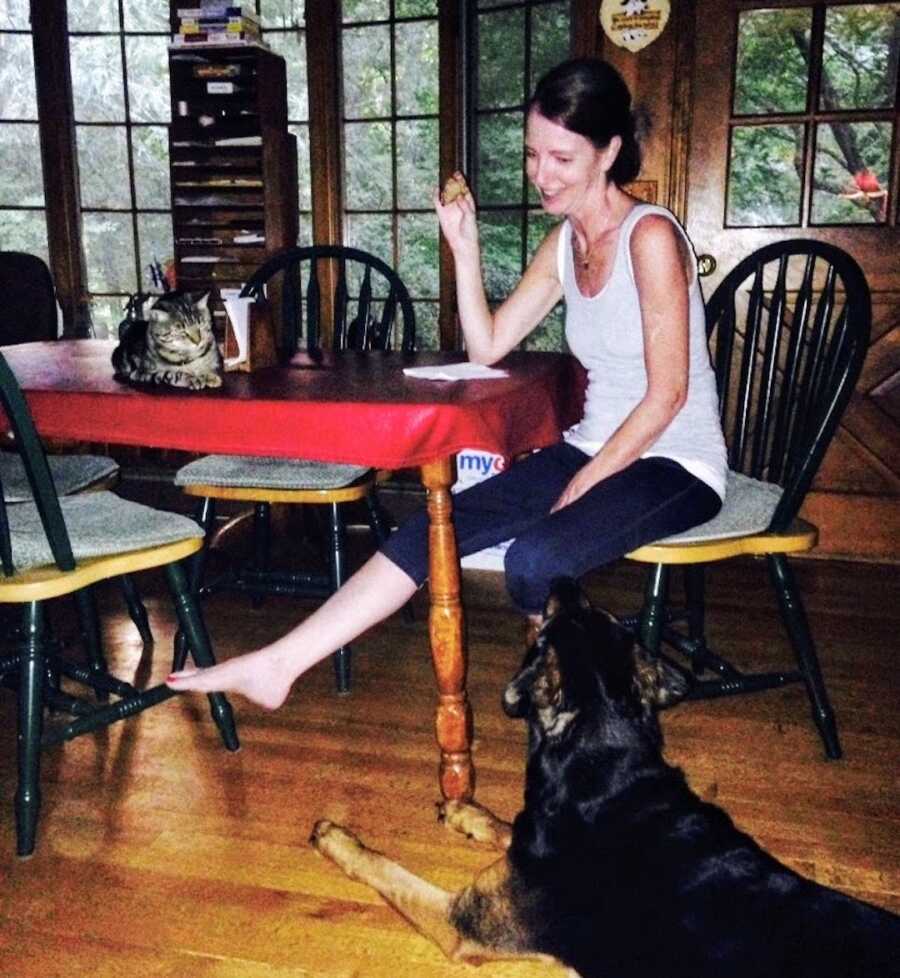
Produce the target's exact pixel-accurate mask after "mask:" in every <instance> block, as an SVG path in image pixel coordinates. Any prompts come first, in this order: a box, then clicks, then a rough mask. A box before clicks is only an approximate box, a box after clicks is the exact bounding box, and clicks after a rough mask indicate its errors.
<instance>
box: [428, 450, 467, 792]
mask: <svg viewBox="0 0 900 978" xmlns="http://www.w3.org/2000/svg"><path fill="white" fill-rule="evenodd" d="M452 481H453V460H452V459H450V458H444V459H440V460H439V461H435V462H429V463H427V464H426V465H423V466H422V482H423V483H424V485H425V488H426V490H427V491H428V516H429V520H430V525H429V531H428V548H429V575H430V576H429V590H430V595H431V607H430V610H429V619H428V628H429V634H430V637H431V657H432V660H433V662H434V673H435V678H436V679H437V687H438V707H437V719H436V721H435V728H436V733H437V742H438V746H439V747H440V751H441V760H440V771H439V778H440V785H441V793H442V794H443V796H444V797H445V798H451V799H460V800H468V799H469V798H471V797H472V793H473V791H474V787H475V771H474V768H473V767H472V751H471V744H472V711H471V708H470V707H469V700H468V697H467V696H466V649H465V644H464V640H463V610H462V602H461V601H460V586H459V578H460V573H459V555H458V553H457V549H456V536H455V534H454V531H453V503H452V497H451V495H450V485H451V483H452Z"/></svg>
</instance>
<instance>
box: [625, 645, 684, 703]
mask: <svg viewBox="0 0 900 978" xmlns="http://www.w3.org/2000/svg"><path fill="white" fill-rule="evenodd" d="M634 685H635V689H636V690H637V694H638V697H639V698H640V701H641V706H642V708H643V709H644V710H645V712H648V713H649V712H650V711H651V710H664V709H665V708H666V707H668V706H674V705H675V704H676V703H678V702H679V701H680V700H682V699H684V697H685V696H686V695H687V693H688V689H689V682H688V679H687V677H686V676H685V674H684V673H683V672H681V671H680V670H678V669H676V668H675V667H674V666H672V665H670V664H669V663H668V662H666V661H665V659H660V658H658V657H657V656H654V655H651V654H650V653H649V652H648V651H647V650H646V649H644V648H642V647H641V646H640V645H638V644H635V648H634Z"/></svg>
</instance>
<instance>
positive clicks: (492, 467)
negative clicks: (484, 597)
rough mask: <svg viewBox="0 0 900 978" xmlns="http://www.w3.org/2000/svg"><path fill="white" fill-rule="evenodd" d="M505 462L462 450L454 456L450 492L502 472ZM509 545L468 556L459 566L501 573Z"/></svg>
mask: <svg viewBox="0 0 900 978" xmlns="http://www.w3.org/2000/svg"><path fill="white" fill-rule="evenodd" d="M506 462H507V460H506V459H505V458H504V457H503V456H502V455H495V454H494V453H493V452H483V451H481V449H478V448H464V449H463V450H462V451H460V452H458V453H457V456H456V482H454V483H453V487H452V490H451V491H452V492H459V491H460V490H462V489H468V488H469V486H473V485H475V484H476V483H477V482H484V480H485V479H489V478H490V477H491V476H492V475H497V473H498V472H502V471H503V470H504V469H505V468H506ZM511 543H512V540H505V541H504V542H503V543H498V544H495V545H494V546H493V547H488V548H487V549H486V550H480V551H479V552H478V553H475V554H470V555H469V556H468V557H463V558H462V560H461V561H460V564H461V565H462V566H463V567H467V568H472V569H474V570H492V571H502V570H503V556H504V554H505V553H506V551H507V548H508V547H509V545H510V544H511Z"/></svg>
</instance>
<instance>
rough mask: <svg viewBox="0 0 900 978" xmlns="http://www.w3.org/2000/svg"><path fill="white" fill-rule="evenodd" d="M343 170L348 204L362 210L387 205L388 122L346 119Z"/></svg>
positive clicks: (390, 192) (390, 198)
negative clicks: (354, 121) (347, 120)
mask: <svg viewBox="0 0 900 978" xmlns="http://www.w3.org/2000/svg"><path fill="white" fill-rule="evenodd" d="M344 171H345V173H346V187H345V188H344V192H345V195H346V198H347V207H348V208H350V209H354V210H355V209H360V210H365V209H368V208H378V209H381V208H389V207H390V206H391V204H392V202H393V187H392V183H391V172H392V167H391V127H390V124H389V123H387V122H356V123H353V122H348V123H347V124H346V125H345V126H344Z"/></svg>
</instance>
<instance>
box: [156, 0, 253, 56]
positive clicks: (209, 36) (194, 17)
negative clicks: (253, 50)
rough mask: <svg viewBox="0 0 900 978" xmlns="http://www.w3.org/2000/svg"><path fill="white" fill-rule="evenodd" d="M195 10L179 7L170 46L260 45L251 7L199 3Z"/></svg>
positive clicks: (207, 0) (209, 1) (213, 1)
mask: <svg viewBox="0 0 900 978" xmlns="http://www.w3.org/2000/svg"><path fill="white" fill-rule="evenodd" d="M199 3H200V6H198V7H180V8H179V9H178V10H176V15H177V16H178V33H177V34H175V35H174V36H173V37H172V43H173V44H175V45H178V46H187V45H197V44H207V45H213V44H259V43H260V33H259V19H258V18H257V15H256V12H255V10H254V9H253V7H252V6H249V5H247V6H245V5H243V4H234V3H226V2H224V0H199Z"/></svg>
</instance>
